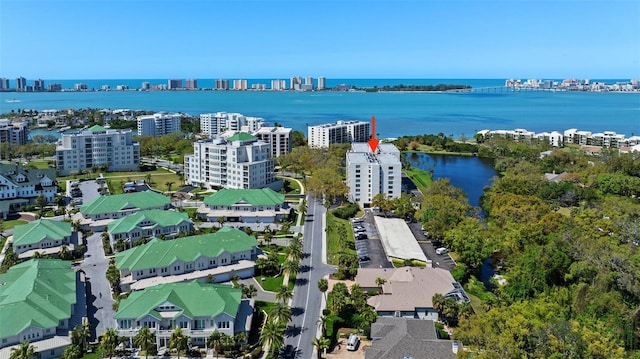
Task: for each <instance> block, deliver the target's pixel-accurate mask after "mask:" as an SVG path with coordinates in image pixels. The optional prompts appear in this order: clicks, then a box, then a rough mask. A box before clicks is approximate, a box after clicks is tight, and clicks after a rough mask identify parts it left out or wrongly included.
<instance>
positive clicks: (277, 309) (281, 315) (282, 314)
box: [269, 302, 291, 325]
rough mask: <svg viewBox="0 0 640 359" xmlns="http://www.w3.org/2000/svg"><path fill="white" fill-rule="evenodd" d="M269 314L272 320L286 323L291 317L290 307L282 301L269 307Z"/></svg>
mask: <svg viewBox="0 0 640 359" xmlns="http://www.w3.org/2000/svg"><path fill="white" fill-rule="evenodd" d="M269 316H270V317H272V320H273V321H276V322H279V323H282V324H283V325H286V324H287V323H288V322H289V320H290V319H291V308H290V307H289V306H288V305H286V304H284V303H282V302H278V303H276V305H274V306H273V307H272V308H271V311H270V313H269Z"/></svg>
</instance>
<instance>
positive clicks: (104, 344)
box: [100, 328, 120, 359]
mask: <svg viewBox="0 0 640 359" xmlns="http://www.w3.org/2000/svg"><path fill="white" fill-rule="evenodd" d="M119 343H120V338H119V337H118V332H117V331H116V330H115V329H113V328H109V329H107V331H106V332H105V333H104V334H103V335H102V338H100V347H101V348H102V351H103V353H104V354H106V355H108V356H109V359H111V357H112V356H113V354H115V352H116V348H117V347H118V344H119Z"/></svg>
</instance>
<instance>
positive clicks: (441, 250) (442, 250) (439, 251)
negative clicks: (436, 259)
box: [436, 247, 449, 255]
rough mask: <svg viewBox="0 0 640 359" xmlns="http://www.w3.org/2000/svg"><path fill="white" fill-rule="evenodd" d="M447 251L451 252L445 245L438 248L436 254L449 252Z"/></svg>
mask: <svg viewBox="0 0 640 359" xmlns="http://www.w3.org/2000/svg"><path fill="white" fill-rule="evenodd" d="M447 253H449V251H448V250H447V249H446V248H444V247H440V248H438V249H436V254H439V255H443V254H447Z"/></svg>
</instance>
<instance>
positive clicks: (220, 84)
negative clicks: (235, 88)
mask: <svg viewBox="0 0 640 359" xmlns="http://www.w3.org/2000/svg"><path fill="white" fill-rule="evenodd" d="M215 89H216V90H228V89H229V80H225V79H218V80H216V85H215Z"/></svg>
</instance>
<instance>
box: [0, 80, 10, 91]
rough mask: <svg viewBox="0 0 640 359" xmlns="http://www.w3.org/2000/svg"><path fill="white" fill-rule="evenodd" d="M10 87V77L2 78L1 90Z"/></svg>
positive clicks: (0, 82)
mask: <svg viewBox="0 0 640 359" xmlns="http://www.w3.org/2000/svg"><path fill="white" fill-rule="evenodd" d="M9 88H10V87H9V79H8V78H5V77H2V78H0V91H7V90H9Z"/></svg>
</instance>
